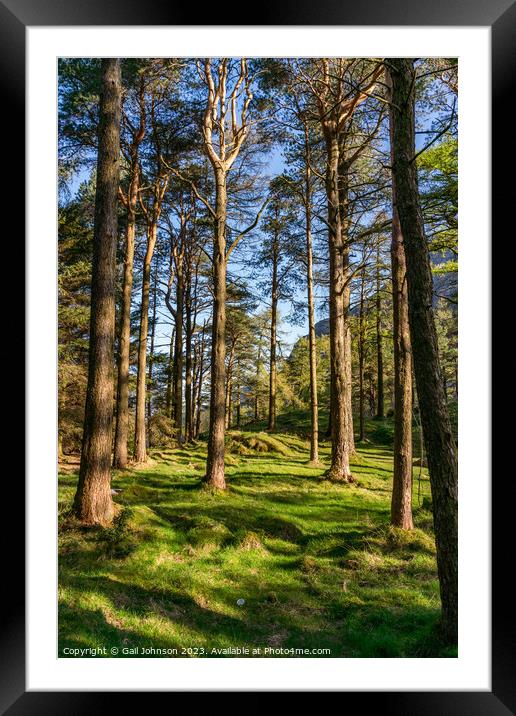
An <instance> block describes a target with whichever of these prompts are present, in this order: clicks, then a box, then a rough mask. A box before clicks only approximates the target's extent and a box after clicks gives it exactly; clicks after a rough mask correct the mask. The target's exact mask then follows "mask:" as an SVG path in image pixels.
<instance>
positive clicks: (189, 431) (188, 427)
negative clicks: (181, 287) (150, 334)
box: [185, 271, 193, 442]
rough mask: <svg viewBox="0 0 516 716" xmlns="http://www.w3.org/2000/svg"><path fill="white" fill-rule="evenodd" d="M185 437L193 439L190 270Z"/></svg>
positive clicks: (186, 308) (188, 281)
mask: <svg viewBox="0 0 516 716" xmlns="http://www.w3.org/2000/svg"><path fill="white" fill-rule="evenodd" d="M185 315H186V336H185V437H186V440H187V441H188V442H191V441H192V440H193V418H192V402H193V401H192V296H191V273H190V271H189V272H188V275H187V281H186V290H185Z"/></svg>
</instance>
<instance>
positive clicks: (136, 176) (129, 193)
mask: <svg viewBox="0 0 516 716" xmlns="http://www.w3.org/2000/svg"><path fill="white" fill-rule="evenodd" d="M135 95H136V96H135V98H134V100H135V104H136V112H137V120H138V121H137V124H136V125H134V124H133V121H134V119H133V120H131V119H129V117H127V119H126V121H127V125H128V127H129V135H130V138H129V141H128V142H127V146H126V147H125V148H124V149H125V151H124V154H125V160H126V162H127V165H128V180H129V181H128V187H127V190H126V191H123V189H122V187H120V194H119V195H120V198H121V200H122V203H123V204H124V206H125V209H126V213H127V217H126V233H125V256H124V276H123V286H122V306H121V309H120V313H121V317H120V338H119V347H118V384H117V402H116V424H115V446H114V456H113V467H115V468H118V469H123V468H125V467H126V466H127V440H128V437H129V352H130V347H131V294H132V287H133V263H134V249H135V237H136V211H137V206H138V198H139V192H140V156H139V153H140V145H141V143H142V141H143V138H144V136H145V127H146V114H145V75H144V72H143V70H140V73H139V76H138V80H137V83H136V92H135Z"/></svg>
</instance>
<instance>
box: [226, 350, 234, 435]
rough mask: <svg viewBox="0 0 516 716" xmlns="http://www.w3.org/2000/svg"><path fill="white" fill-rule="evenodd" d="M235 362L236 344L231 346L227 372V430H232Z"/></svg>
mask: <svg viewBox="0 0 516 716" xmlns="http://www.w3.org/2000/svg"><path fill="white" fill-rule="evenodd" d="M234 360H235V342H234V341H233V343H232V344H231V351H230V353H229V360H228V369H227V371H226V430H229V429H230V428H231V406H232V392H233V362H234Z"/></svg>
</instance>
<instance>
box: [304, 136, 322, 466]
mask: <svg viewBox="0 0 516 716" xmlns="http://www.w3.org/2000/svg"><path fill="white" fill-rule="evenodd" d="M304 129H305V222H306V284H307V310H308V350H309V361H310V462H313V463H315V464H316V463H318V462H319V405H318V396H317V341H316V336H315V309H314V277H313V250H312V185H311V169H310V162H311V156H310V141H309V136H308V125H307V123H306V122H305V123H304Z"/></svg>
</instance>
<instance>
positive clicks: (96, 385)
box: [74, 59, 122, 525]
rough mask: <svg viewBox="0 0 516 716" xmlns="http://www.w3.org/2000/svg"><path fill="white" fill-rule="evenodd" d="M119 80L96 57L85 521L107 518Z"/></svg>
mask: <svg viewBox="0 0 516 716" xmlns="http://www.w3.org/2000/svg"><path fill="white" fill-rule="evenodd" d="M121 96H122V82H121V72H120V60H118V59H103V60H102V91H101V96H100V107H99V128H98V157H97V187H96V193H95V219H94V229H93V265H92V279H91V315H90V350H89V362H88V387H87V392H86V408H85V416H84V431H83V440H82V452H81V466H80V471H79V482H78V485H77V492H76V494H75V499H74V512H75V514H76V515H77V517H78V519H80V520H81V521H82V522H84V523H86V524H101V525H104V524H109V523H110V522H111V520H112V519H113V514H114V505H113V500H112V498H111V471H110V465H111V443H112V427H113V351H114V341H115V284H116V246H117V238H118V237H117V233H118V216H117V198H118V184H119V173H120V169H119V162H120V112H121Z"/></svg>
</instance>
